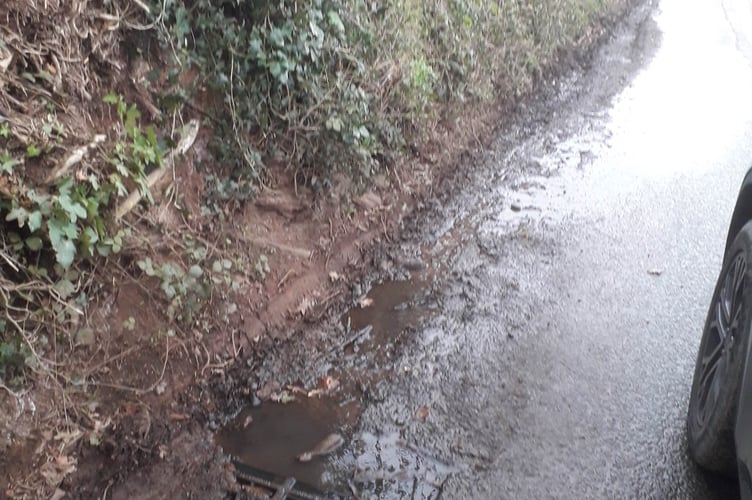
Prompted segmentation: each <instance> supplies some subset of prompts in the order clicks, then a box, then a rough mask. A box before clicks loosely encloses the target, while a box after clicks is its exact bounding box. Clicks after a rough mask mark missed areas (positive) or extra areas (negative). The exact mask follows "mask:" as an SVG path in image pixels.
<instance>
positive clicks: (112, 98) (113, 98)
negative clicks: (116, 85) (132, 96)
mask: <svg viewBox="0 0 752 500" xmlns="http://www.w3.org/2000/svg"><path fill="white" fill-rule="evenodd" d="M119 100H120V96H119V95H117V94H116V93H115V92H114V91H112V90H111V91H110V92H109V93H108V94H107V95H106V96H104V97H103V98H102V102H104V103H105V104H117V103H118V101H119Z"/></svg>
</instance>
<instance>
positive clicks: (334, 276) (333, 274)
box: [329, 271, 342, 283]
mask: <svg viewBox="0 0 752 500" xmlns="http://www.w3.org/2000/svg"><path fill="white" fill-rule="evenodd" d="M329 279H330V280H331V281H332V283H336V282H337V281H339V280H341V279H342V276H340V275H339V274H338V273H337V272H336V271H332V272H330V273H329Z"/></svg>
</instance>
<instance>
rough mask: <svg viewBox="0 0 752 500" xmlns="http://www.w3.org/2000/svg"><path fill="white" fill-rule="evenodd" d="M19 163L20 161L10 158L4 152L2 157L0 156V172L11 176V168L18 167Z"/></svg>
mask: <svg viewBox="0 0 752 500" xmlns="http://www.w3.org/2000/svg"><path fill="white" fill-rule="evenodd" d="M19 163H21V160H18V159H16V158H11V156H10V155H9V154H8V152H7V151H5V152H3V154H2V155H0V172H5V173H7V174H12V173H13V167H15V166H16V165H18V164H19Z"/></svg>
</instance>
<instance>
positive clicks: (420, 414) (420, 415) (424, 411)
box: [415, 406, 429, 422]
mask: <svg viewBox="0 0 752 500" xmlns="http://www.w3.org/2000/svg"><path fill="white" fill-rule="evenodd" d="M428 412H429V409H428V406H421V407H420V408H418V411H416V412H415V418H416V419H417V420H420V421H421V422H425V421H426V419H427V418H428Z"/></svg>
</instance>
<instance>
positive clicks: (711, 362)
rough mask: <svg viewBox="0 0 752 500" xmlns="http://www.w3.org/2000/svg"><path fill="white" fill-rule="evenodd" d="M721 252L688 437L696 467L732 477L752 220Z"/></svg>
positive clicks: (694, 383) (746, 333) (747, 329)
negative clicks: (721, 263) (723, 251)
mask: <svg viewBox="0 0 752 500" xmlns="http://www.w3.org/2000/svg"><path fill="white" fill-rule="evenodd" d="M726 256H727V257H726V261H725V262H724V265H723V269H722V270H721V274H720V277H719V278H718V283H716V286H715V292H714V293H713V300H712V301H711V303H710V310H709V311H708V316H707V319H706V320H705V328H704V330H703V333H702V341H701V342H700V351H699V353H698V354H697V362H696V364H695V374H694V380H693V381H692V392H691V395H690V399H689V411H688V414H687V437H688V444H689V452H690V454H691V455H692V458H693V459H694V460H695V461H696V462H697V463H698V464H699V465H700V466H702V467H703V468H705V469H708V470H711V471H715V472H721V473H724V474H729V475H733V474H735V473H736V471H737V466H736V450H735V446H734V422H735V420H736V409H737V406H738V402H739V391H740V387H741V383H742V374H743V373H744V366H745V363H746V359H745V358H746V354H747V342H748V339H749V335H750V310H751V306H752V304H751V302H752V293H751V292H752V288H751V287H752V279H751V276H750V268H751V267H752V223H747V224H746V225H745V226H744V227H743V228H742V229H741V231H739V234H738V235H737V236H736V238H735V239H734V242H733V243H732V244H731V247H729V249H728V251H727V252H726Z"/></svg>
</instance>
